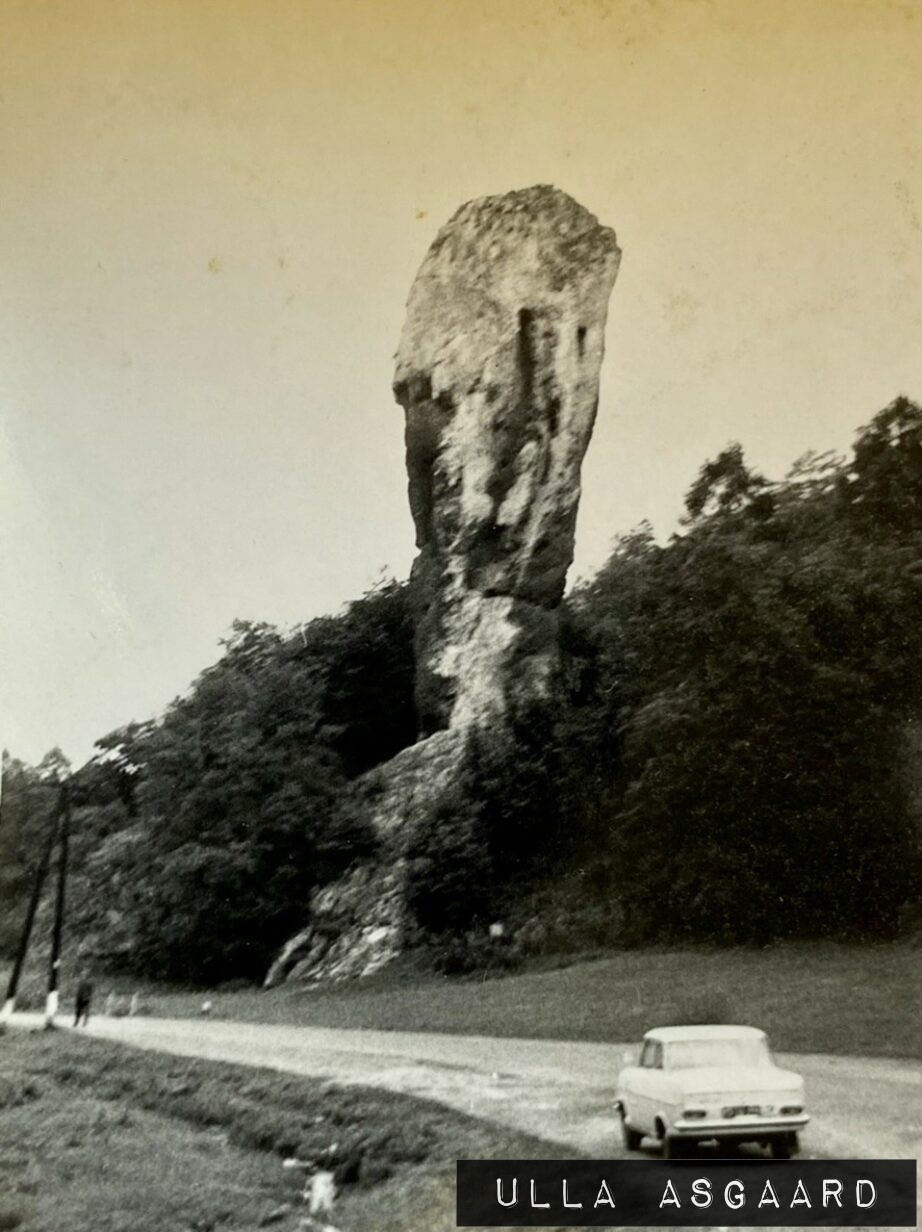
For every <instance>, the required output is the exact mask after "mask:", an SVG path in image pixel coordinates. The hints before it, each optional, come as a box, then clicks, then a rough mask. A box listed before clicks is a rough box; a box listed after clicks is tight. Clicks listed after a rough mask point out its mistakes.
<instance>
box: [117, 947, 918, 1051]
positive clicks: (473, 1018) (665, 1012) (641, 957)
mask: <svg viewBox="0 0 922 1232" xmlns="http://www.w3.org/2000/svg"><path fill="white" fill-rule="evenodd" d="M121 987H122V990H123V991H124V990H130V988H131V984H130V981H129V982H127V983H123V984H122V986H121ZM920 990H922V948H920V947H918V946H912V945H909V944H906V943H897V944H890V945H874V946H848V945H835V944H831V943H829V944H825V943H815V944H808V943H803V944H798V945H788V946H778V947H773V948H771V949H766V950H751V949H742V948H740V949H731V950H716V949H715V950H708V949H700V948H699V949H684V950H683V949H663V950H628V951H621V952H614V953H609V954H607V955H605V956H604V957H600V958H596V959H594V960H593V961H584V962H578V963H574V964H572V965H570V966H566V967H562V968H560V969H557V970H532V971H529V972H524V973H521V974H516V975H512V976H507V977H505V978H502V979H476V978H463V979H447V978H444V977H441V978H439V977H425V976H420V975H419V974H418V973H412V972H411V973H410V974H409V975H406V976H400V975H399V974H395V973H383V974H382V975H381V976H379V977H375V978H372V979H370V980H365V981H359V982H357V983H354V984H346V985H340V986H334V987H326V988H319V989H315V990H311V989H303V988H284V987H283V988H280V989H276V990H273V991H272V992H261V991H259V990H255V989H254V990H249V991H247V990H238V991H234V992H222V991H220V990H218V991H216V992H213V993H209V994H208V996H209V999H210V1000H211V1002H212V1013H213V1014H214V1015H215V1016H221V1017H226V1018H232V1019H237V1020H243V1021H251V1022H264V1023H278V1024H294V1025H305V1026H323V1027H353V1028H354V1027H366V1028H377V1029H380V1030H393V1031H437V1032H449V1033H458V1034H465V1035H493V1036H500V1037H505V1038H510V1037H511V1038H516V1037H522V1038H534V1039H570V1040H589V1041H595V1042H601V1043H605V1042H619V1043H621V1042H627V1041H632V1040H636V1039H638V1038H639V1036H640V1035H641V1034H642V1033H643V1031H645V1030H646V1029H647V1028H649V1027H651V1026H656V1025H660V1024H663V1023H666V1022H677V1021H681V1020H682V1019H683V1018H687V1017H690V1016H695V1017H697V1018H699V1020H700V1019H701V1017H702V1015H704V1016H708V1015H709V1014H711V1013H713V1016H715V1017H720V1018H722V1019H723V1020H724V1021H736V1022H740V1023H749V1024H752V1025H754V1026H759V1027H762V1028H763V1030H766V1031H767V1032H768V1033H769V1036H770V1038H771V1040H772V1043H773V1045H774V1046H775V1048H777V1049H779V1050H781V1051H784V1052H814V1053H834V1054H839V1055H853V1056H881V1057H905V1058H922V1032H920V1031H919V1029H918V1024H919V1022H920V1021H922V991H920ZM202 1000H203V994H202V993H200V992H199V993H188V992H169V991H165V990H156V989H154V990H149V991H148V995H147V996H146V1006H147V1009H148V1011H149V1012H150V1013H153V1014H158V1015H164V1016H169V1017H186V1016H195V1015H198V1014H199V1013H200V1010H201V1005H202Z"/></svg>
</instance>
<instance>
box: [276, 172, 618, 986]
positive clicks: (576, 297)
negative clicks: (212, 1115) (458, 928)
mask: <svg viewBox="0 0 922 1232" xmlns="http://www.w3.org/2000/svg"><path fill="white" fill-rule="evenodd" d="M620 255H621V254H620V252H619V250H618V246H617V244H616V242H615V235H614V232H613V231H611V230H610V229H609V228H608V227H603V226H601V225H600V224H599V222H598V221H597V220H596V218H594V217H593V215H592V214H590V213H589V212H588V211H587V210H585V209H584V208H583V207H582V206H581V205H578V204H577V202H575V201H574V200H573V199H572V198H571V197H568V196H567V195H566V194H565V193H562V192H560V191H558V190H557V189H554V188H550V187H545V186H538V187H534V188H528V189H524V190H521V191H518V192H511V193H506V194H505V195H503V196H498V197H485V198H483V199H481V200H478V201H472V202H469V203H468V204H467V205H464V206H462V207H461V209H460V210H458V212H457V213H456V214H455V215H454V217H453V218H452V219H451V220H450V221H449V222H448V223H447V224H446V225H445V226H444V227H443V228H442V230H441V231H440V232H439V234H438V235H437V237H436V239H435V242H434V243H433V244H432V247H431V248H430V249H429V252H428V254H427V256H426V258H425V260H424V261H423V264H422V267H421V268H420V270H419V273H418V274H417V276H416V281H415V282H414V284H413V287H412V290H411V292H410V298H409V302H408V305H407V317H406V323H405V325H404V329H403V334H402V336H401V339H400V346H399V350H398V354H397V369H396V375H395V380H394V391H395V394H396V397H397V400H398V402H399V403H400V404H401V406H402V407H403V408H404V412H405V415H406V446H407V470H408V473H409V496H410V507H411V510H412V513H413V520H414V522H415V524H416V537H417V546H418V548H419V555H418V556H417V558H416V561H415V563H414V566H413V574H412V587H413V593H414V597H415V604H416V611H417V647H416V649H417V681H418V685H417V705H418V711H419V718H420V732H421V738H420V740H419V742H418V743H417V744H415V745H413V746H412V747H411V748H409V749H405V750H404V751H403V752H402V753H400V754H399V755H398V756H397V757H395V758H394V759H393V760H392V761H391V762H388V763H387V764H386V765H385V766H382V767H378V768H377V769H376V770H374V771H372V772H371V774H370V775H368V776H366V778H365V780H362V781H360V782H359V783H358V784H357V786H356V800H355V801H354V802H353V807H360V808H362V809H363V810H364V812H365V814H366V816H368V817H369V819H370V820H371V821H372V823H373V825H374V827H375V830H376V832H377V833H378V835H379V839H380V842H381V855H380V858H379V860H378V861H377V862H376V863H375V864H369V865H364V866H361V867H358V868H356V869H354V870H353V871H352V873H350V874H349V875H348V876H347V877H346V878H344V879H343V880H342V881H340V882H337V883H336V884H334V885H332V886H328V887H326V888H325V889H323V890H322V891H320V892H319V893H318V894H317V895H316V896H315V898H314V901H313V903H312V905H311V924H310V925H309V927H308V928H307V929H306V930H305V932H304V933H302V934H300V935H299V936H298V937H296V938H294V939H293V940H292V941H291V942H289V944H288V946H286V947H285V950H284V951H283V953H282V954H281V955H280V956H279V959H278V960H277V962H276V963H275V964H274V966H273V969H272V971H271V972H270V974H269V977H268V981H267V982H269V983H277V982H279V981H280V980H282V979H285V978H289V979H305V978H314V979H318V978H334V979H335V978H345V977H349V976H353V975H359V974H363V973H367V972H369V971H372V970H375V969H377V968H378V967H380V966H382V965H383V964H384V963H386V962H387V961H389V959H390V958H392V957H393V956H394V955H395V954H396V953H398V952H399V951H400V949H401V948H402V947H403V945H405V944H406V942H407V941H408V939H410V938H411V936H412V930H413V924H412V921H411V920H409V919H408V918H407V914H408V913H407V911H406V906H405V901H404V898H403V894H402V884H403V883H402V877H403V868H404V860H403V852H404V851H405V850H406V847H407V844H408V841H409V839H410V837H411V836H412V833H413V828H414V824H415V823H417V822H418V821H419V820H420V819H421V818H422V817H423V816H425V815H426V814H428V813H429V812H430V811H431V810H432V809H433V808H435V807H437V805H438V801H439V799H440V797H441V795H442V793H444V792H445V791H446V790H448V789H449V788H450V786H451V784H452V782H453V779H454V776H455V774H456V772H457V768H458V764H459V760H460V756H461V752H462V749H463V743H464V735H465V733H466V732H468V731H470V729H472V728H484V729H486V728H489V729H495V728H497V727H498V726H500V727H501V726H502V725H503V724H504V723H505V722H507V721H508V719H509V717H510V715H511V714H513V713H515V712H516V711H519V710H523V709H526V708H527V707H528V705H529V703H531V702H533V701H537V700H540V699H543V698H547V697H549V696H551V695H552V692H553V688H554V684H555V680H556V674H557V667H558V657H559V656H558V615H557V614H558V608H559V605H560V601H561V599H562V596H563V590H564V583H565V580H566V573H567V569H568V568H569V566H570V563H571V561H572V558H573V538H574V530H575V524H576V513H577V507H578V504H579V495H580V466H581V464H582V460H583V456H584V454H585V452H586V447H587V445H588V444H589V438H590V436H591V435H592V428H593V424H594V421H595V415H596V407H597V404H598V392H599V370H600V367H601V362H602V354H603V349H604V335H605V322H606V317H607V313H608V300H609V296H610V294H611V289H612V286H613V285H614V281H615V276H616V274H617V271H618V262H619V259H620Z"/></svg>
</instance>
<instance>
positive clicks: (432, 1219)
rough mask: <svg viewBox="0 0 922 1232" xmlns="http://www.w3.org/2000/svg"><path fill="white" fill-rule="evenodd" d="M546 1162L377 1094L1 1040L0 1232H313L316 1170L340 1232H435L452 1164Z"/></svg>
mask: <svg viewBox="0 0 922 1232" xmlns="http://www.w3.org/2000/svg"><path fill="white" fill-rule="evenodd" d="M551 1149H552V1148H549V1147H548V1146H547V1145H546V1144H543V1143H541V1142H539V1141H537V1140H536V1139H531V1138H528V1137H525V1136H523V1135H516V1134H514V1133H511V1132H509V1131H505V1130H500V1129H497V1128H495V1127H492V1126H488V1125H485V1124H483V1123H481V1122H479V1121H476V1120H473V1119H472V1118H468V1117H464V1116H462V1115H460V1114H459V1113H454V1112H451V1111H449V1110H448V1109H445V1108H442V1107H440V1106H439V1107H437V1106H435V1105H433V1104H429V1103H426V1102H424V1101H418V1100H413V1099H409V1098H407V1097H401V1096H397V1095H393V1094H387V1093H383V1092H379V1091H368V1090H361V1089H357V1088H350V1089H349V1090H339V1089H336V1088H331V1087H330V1086H329V1085H328V1084H325V1083H321V1082H319V1081H316V1080H313V1081H312V1080H309V1079H304V1078H298V1077H294V1076H288V1075H280V1074H273V1073H269V1072H267V1071H262V1070H250V1069H247V1068H244V1067H239V1066H233V1065H224V1064H218V1063H215V1062H203V1061H191V1060H185V1059H178V1058H175V1057H167V1056H159V1055H156V1054H153V1053H141V1052H135V1051H133V1050H131V1049H127V1048H121V1047H120V1046H118V1045H113V1044H107V1043H103V1042H102V1041H98V1040H90V1039H87V1038H85V1037H84V1038H77V1037H74V1036H72V1035H70V1034H69V1033H64V1032H34V1033H31V1034H27V1033H25V1032H19V1031H11V1032H8V1033H7V1034H6V1035H4V1036H3V1037H2V1038H0V1232H12V1230H13V1229H19V1230H21V1232H51V1230H52V1229H53V1230H54V1232H163V1230H164V1229H170V1232H177V1230H182V1229H189V1230H190V1232H244V1230H250V1229H256V1228H261V1227H270V1226H271V1227H273V1228H276V1229H279V1230H280V1232H294V1230H295V1229H298V1230H299V1232H306V1229H307V1228H308V1227H309V1226H310V1225H309V1224H308V1223H306V1222H305V1217H306V1214H307V1207H306V1205H305V1202H304V1199H303V1196H302V1193H303V1189H304V1185H305V1176H306V1175H308V1174H309V1168H314V1167H320V1168H325V1169H329V1170H331V1171H333V1172H334V1173H335V1175H336V1177H337V1181H338V1183H339V1186H340V1191H341V1196H340V1197H339V1199H338V1200H337V1203H336V1206H335V1210H334V1216H333V1222H334V1223H335V1225H336V1226H337V1227H338V1228H341V1229H344V1232H351V1229H356V1230H358V1229H367V1228H369V1227H374V1228H375V1229H376V1230H378V1232H386V1230H387V1229H388V1228H393V1229H401V1230H403V1232H415V1229H417V1228H418V1229H420V1232H424V1230H425V1232H439V1230H440V1229H446V1230H447V1229H449V1228H453V1227H454V1161H455V1160H456V1159H457V1158H459V1157H468V1158H502V1157H507V1158H508V1157H513V1158H515V1157H521V1158H529V1157H530V1158H535V1157H539V1158H540V1157H547V1155H548V1152H549V1151H550V1150H551ZM291 1157H296V1158H297V1159H298V1160H299V1161H301V1163H303V1164H306V1165H308V1169H305V1168H304V1167H300V1166H299V1167H284V1166H283V1161H284V1160H285V1159H286V1158H291ZM318 1226H319V1225H318Z"/></svg>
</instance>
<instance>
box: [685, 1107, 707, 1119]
mask: <svg viewBox="0 0 922 1232" xmlns="http://www.w3.org/2000/svg"><path fill="white" fill-rule="evenodd" d="M682 1116H683V1117H684V1118H685V1120H686V1121H701V1120H703V1119H704V1117H706V1116H707V1113H706V1112H705V1111H704V1109H703V1108H686V1109H685V1111H684V1112H683V1113H682Z"/></svg>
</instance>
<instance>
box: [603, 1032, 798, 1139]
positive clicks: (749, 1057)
mask: <svg viewBox="0 0 922 1232" xmlns="http://www.w3.org/2000/svg"><path fill="white" fill-rule="evenodd" d="M616 1095H617V1101H616V1110H617V1112H618V1114H619V1115H620V1117H621V1130H622V1134H623V1138H624V1145H625V1146H626V1147H627V1148H628V1150H631V1151H636V1150H637V1149H638V1148H639V1147H640V1142H641V1139H642V1138H643V1137H645V1136H650V1137H653V1138H658V1139H659V1140H660V1142H661V1143H662V1146H663V1155H664V1157H665V1158H667V1159H670V1158H675V1157H677V1156H680V1155H681V1154H682V1153H683V1150H684V1149H685V1148H687V1147H688V1146H692V1145H694V1144H696V1143H699V1142H705V1141H709V1140H710V1139H715V1138H716V1139H717V1140H718V1142H719V1143H723V1142H728V1143H733V1144H734V1145H736V1144H739V1143H743V1142H746V1143H757V1144H759V1145H761V1146H767V1147H769V1148H770V1150H771V1153H772V1155H773V1156H774V1158H776V1159H789V1158H790V1157H791V1156H792V1155H794V1154H796V1152H797V1149H798V1139H797V1134H798V1131H799V1130H801V1129H802V1128H803V1126H804V1125H806V1123H807V1121H808V1120H809V1117H808V1116H807V1115H806V1113H805V1112H804V1080H803V1078H801V1076H800V1075H799V1074H795V1073H792V1072H791V1071H790V1070H786V1069H781V1068H780V1067H779V1066H777V1065H776V1064H775V1062H774V1059H773V1058H772V1054H771V1051H770V1049H769V1046H768V1040H767V1039H766V1037H765V1033H764V1031H759V1030H757V1029H756V1028H755V1027H730V1026H700V1027H691V1026H689V1027H659V1028H657V1029H656V1030H654V1031H648V1032H647V1033H646V1035H645V1036H644V1038H643V1043H642V1045H641V1049H640V1056H639V1058H638V1060H637V1064H636V1065H629V1066H626V1067H625V1068H624V1069H622V1070H621V1072H620V1073H619V1075H618V1083H617V1092H616Z"/></svg>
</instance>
